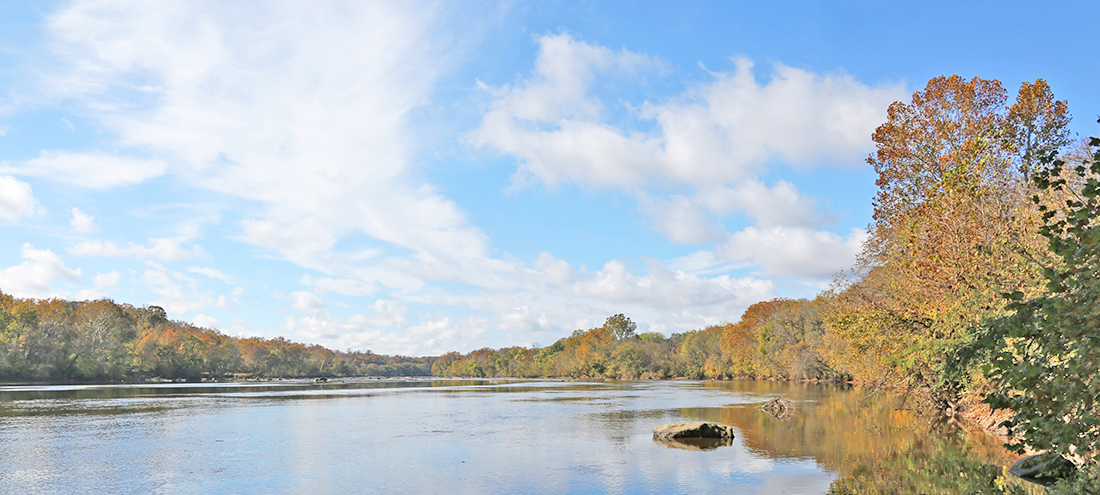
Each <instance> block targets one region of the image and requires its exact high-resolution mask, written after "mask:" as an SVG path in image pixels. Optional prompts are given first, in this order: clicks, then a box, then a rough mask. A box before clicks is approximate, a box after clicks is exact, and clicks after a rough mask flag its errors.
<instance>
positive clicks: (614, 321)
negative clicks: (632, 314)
mask: <svg viewBox="0 0 1100 495" xmlns="http://www.w3.org/2000/svg"><path fill="white" fill-rule="evenodd" d="M603 328H604V329H605V330H607V331H608V332H611V335H613V336H614V337H615V338H616V339H617V340H622V339H627V338H630V337H633V336H634V331H635V330H637V329H638V325H637V324H635V323H634V322H633V321H630V318H627V317H626V316H624V315H623V314H622V313H619V314H617V315H615V316H609V317H608V318H607V321H606V322H604V324H603Z"/></svg>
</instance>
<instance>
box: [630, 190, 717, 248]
mask: <svg viewBox="0 0 1100 495" xmlns="http://www.w3.org/2000/svg"><path fill="white" fill-rule="evenodd" d="M641 204H642V210H643V211H645V212H646V213H647V214H648V215H649V216H650V217H652V219H653V229H654V230H656V231H657V232H660V233H662V234H664V235H665V237H667V238H668V240H670V241H672V242H674V243H677V244H702V243H706V242H713V241H717V240H720V239H721V238H722V237H723V234H724V233H725V230H726V229H725V227H723V226H722V225H721V224H719V223H717V222H715V221H714V220H712V219H710V218H709V217H707V215H706V214H705V213H704V212H703V211H702V210H701V209H700V207H699V205H697V204H696V202H695V201H693V200H692V199H691V198H687V197H685V196H682V195H678V194H677V195H672V196H669V197H668V199H664V200H661V199H650V198H648V197H645V196H642V198H641Z"/></svg>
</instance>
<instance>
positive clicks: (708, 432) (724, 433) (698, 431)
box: [653, 422, 733, 439]
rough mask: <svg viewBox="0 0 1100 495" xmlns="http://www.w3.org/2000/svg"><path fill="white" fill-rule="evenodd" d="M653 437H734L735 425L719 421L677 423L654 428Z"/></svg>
mask: <svg viewBox="0 0 1100 495" xmlns="http://www.w3.org/2000/svg"><path fill="white" fill-rule="evenodd" d="M653 438H666V439H672V438H730V439H732V438H733V427H732V426H726V425H720V424H718V423H707V422H699V423H676V424H671V425H664V426H658V427H656V428H654V429H653Z"/></svg>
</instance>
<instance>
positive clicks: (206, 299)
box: [140, 261, 240, 318]
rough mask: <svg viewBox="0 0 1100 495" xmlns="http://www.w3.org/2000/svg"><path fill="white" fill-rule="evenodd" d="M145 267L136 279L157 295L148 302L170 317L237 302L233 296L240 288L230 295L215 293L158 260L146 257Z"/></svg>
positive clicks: (235, 295) (230, 307) (227, 306)
mask: <svg viewBox="0 0 1100 495" xmlns="http://www.w3.org/2000/svg"><path fill="white" fill-rule="evenodd" d="M145 267H146V268H145V271H144V272H143V273H142V274H141V278H140V282H141V283H142V284H143V285H145V286H146V287H147V288H148V289H149V290H150V291H152V292H153V293H154V294H156V295H157V296H158V298H157V300H156V301H154V302H153V303H152V304H156V305H158V306H160V307H162V308H164V309H165V311H167V312H168V314H169V316H171V317H173V318H175V317H182V316H183V315H186V314H187V313H201V312H203V311H206V310H207V309H209V308H212V307H216V308H220V309H225V310H233V309H237V308H238V307H239V306H240V300H239V299H238V298H237V296H238V295H240V292H238V291H237V290H234V291H233V293H232V294H231V295H232V297H229V296H226V295H224V294H219V295H215V294H214V293H213V292H211V291H206V290H201V289H200V288H199V282H198V281H197V280H195V279H193V278H191V277H188V276H186V275H184V274H182V273H179V272H175V271H172V270H169V269H167V268H165V267H164V266H162V265H160V264H157V263H154V262H152V261H146V262H145Z"/></svg>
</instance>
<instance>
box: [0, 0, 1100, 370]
mask: <svg viewBox="0 0 1100 495" xmlns="http://www.w3.org/2000/svg"><path fill="white" fill-rule="evenodd" d="M0 13H2V15H0V291H2V292H3V293H5V294H10V295H14V296H17V297H26V298H54V297H58V298H65V299H73V300H85V299H99V298H110V299H112V300H114V301H116V302H119V303H128V304H132V305H134V306H143V305H158V306H161V307H163V308H164V309H165V310H166V311H167V312H168V314H169V317H171V318H173V319H178V320H183V321H187V322H192V323H194V324H195V325H198V326H202V327H207V328H216V329H219V330H220V331H222V332H224V333H226V334H229V335H234V336H262V337H267V338H271V337H276V336H285V337H287V338H289V339H291V340H295V341H299V342H306V343H316V344H321V345H324V346H327V347H330V348H336V349H342V350H343V349H356V350H368V349H369V350H372V351H374V352H376V353H384V354H404V355H438V354H441V353H443V352H447V351H461V352H466V351H470V350H473V349H477V348H481V347H494V348H496V347H504V346H512V345H522V346H544V345H549V344H551V343H553V342H554V341H556V340H557V339H559V338H562V337H564V336H567V335H569V334H571V333H572V332H573V331H574V330H577V329H587V328H592V327H596V326H599V325H601V324H602V323H603V321H604V320H605V319H606V318H607V317H608V316H611V315H614V314H618V313H623V314H625V315H627V316H628V317H629V318H631V319H632V320H633V321H635V322H636V323H637V324H638V331H639V332H651V331H652V332H661V333H663V334H665V335H669V334H671V333H675V332H685V331H690V330H694V329H700V328H704V327H706V326H709V325H715V324H722V323H725V322H735V321H737V320H738V319H739V318H740V315H741V313H742V312H743V311H744V309H745V308H746V307H748V306H749V305H751V304H753V303H755V302H758V301H763V300H768V299H772V298H776V297H791V298H799V297H814V295H816V294H817V293H819V292H820V291H821V290H824V289H827V288H828V287H829V285H830V283H831V282H832V280H833V276H834V274H835V273H837V272H838V271H840V270H843V269H844V268H845V267H849V266H851V264H852V263H853V261H854V259H855V255H856V253H858V251H859V249H860V245H861V242H862V241H863V240H864V239H865V238H866V228H867V225H868V224H869V223H870V222H871V214H872V211H873V210H872V205H871V199H872V197H873V196H874V194H875V191H876V189H875V185H874V180H875V175H874V172H873V171H872V170H871V169H870V167H869V166H868V165H867V164H866V163H865V159H866V157H867V155H868V154H869V153H870V152H871V151H872V150H873V149H874V144H873V142H872V141H871V138H870V136H871V133H872V132H873V131H874V129H875V128H876V127H877V126H878V125H880V124H882V123H883V122H884V120H885V118H886V108H887V106H888V105H889V104H890V103H892V102H894V101H899V100H900V101H906V102H908V101H909V98H910V96H911V95H912V93H913V92H914V91H917V90H920V89H921V88H923V86H924V84H925V83H927V81H928V80H929V79H931V78H933V77H937V76H941V75H951V74H959V75H962V76H964V77H968V78H969V77H975V76H978V77H983V78H995V79H999V80H1001V81H1002V82H1003V83H1004V85H1005V87H1006V88H1007V90H1008V92H1009V94H1010V95H1012V94H1014V93H1015V91H1016V89H1017V88H1018V87H1019V84H1020V83H1021V82H1023V81H1033V80H1034V79H1036V78H1043V79H1045V80H1047V81H1048V82H1049V83H1050V85H1051V87H1052V89H1053V91H1054V94H1055V96H1056V97H1057V98H1058V99H1064V100H1067V101H1068V103H1069V108H1070V111H1071V113H1072V114H1073V116H1074V121H1073V123H1072V125H1071V128H1072V129H1073V131H1074V132H1076V133H1078V134H1079V135H1080V136H1087V135H1098V134H1100V129H1098V125H1097V123H1096V119H1097V115H1098V114H1100V91H1097V89H1098V88H1100V64H1098V63H1097V60H1096V54H1095V53H1094V52H1095V50H1094V49H1095V46H1096V41H1095V40H1096V39H1097V34H1098V33H1097V29H1096V27H1095V23H1094V22H1093V21H1094V20H1095V19H1096V18H1097V17H1098V16H1100V4H1097V3H1096V2H1085V1H1082V2H1051V3H1048V4H1043V5H1037V4H1034V3H1033V2H1004V1H1000V2H921V3H911V2H910V3H900V2H879V1H866V2H860V1H849V2H830V3H828V4H827V3H825V2H820V3H819V2H782V1H776V2H705V1H680V2H641V1H629V2H626V1H623V2H614V1H607V2H584V1H577V2H558V1H523V2H492V1H468V2H465V1H456V2H423V1H415V0H405V1H399V2H369V1H349V2H323V1H316V2H294V1H286V2H280V1H270V2H247V3H230V2H221V1H201V0H195V1H181V2H171V1H165V2H142V1H115V0H89V1H83V0H80V1H66V2H48V1H47V2H42V1H22V0H17V1H12V0H0Z"/></svg>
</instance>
